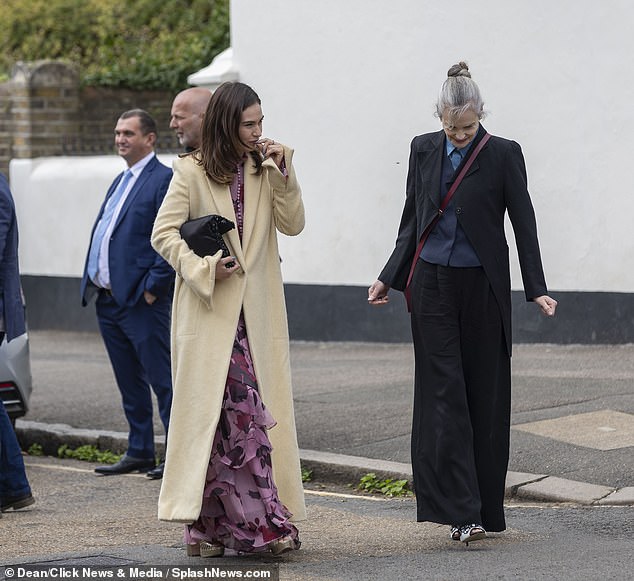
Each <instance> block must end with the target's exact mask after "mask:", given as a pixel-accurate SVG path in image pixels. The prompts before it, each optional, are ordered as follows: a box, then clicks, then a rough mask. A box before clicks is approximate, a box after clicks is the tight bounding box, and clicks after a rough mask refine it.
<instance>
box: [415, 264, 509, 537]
mask: <svg viewBox="0 0 634 581" xmlns="http://www.w3.org/2000/svg"><path fill="white" fill-rule="evenodd" d="M410 288H411V303H412V317H411V322H412V335H413V340H414V355H415V385H414V417H413V424H412V470H413V475H414V489H415V492H416V501H417V520H418V521H431V522H436V523H442V524H455V525H463V524H471V523H479V524H482V526H484V528H485V529H486V530H489V531H502V530H504V529H505V528H506V524H505V520H504V506H503V503H504V485H505V478H506V470H507V466H508V458H509V430H510V402H511V367H510V356H509V354H508V352H507V349H506V343H505V340H504V330H503V327H502V320H501V316H500V310H499V307H498V304H497V301H496V300H495V297H494V295H493V291H492V290H491V286H490V284H489V281H488V279H487V277H486V275H485V273H484V270H483V269H482V268H481V267H476V268H453V267H444V266H438V265H434V264H429V263H427V262H425V261H423V260H418V263H417V265H416V268H415V270H414V275H413V277H412V282H411V287H410Z"/></svg>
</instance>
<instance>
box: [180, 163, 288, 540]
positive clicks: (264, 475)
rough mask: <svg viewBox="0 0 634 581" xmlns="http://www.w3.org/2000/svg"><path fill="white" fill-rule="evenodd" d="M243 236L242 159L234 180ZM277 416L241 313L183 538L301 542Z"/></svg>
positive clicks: (233, 196) (233, 194) (233, 187)
mask: <svg viewBox="0 0 634 581" xmlns="http://www.w3.org/2000/svg"><path fill="white" fill-rule="evenodd" d="M230 189H231V197H232V199H233V205H234V209H235V214H236V218H237V222H238V232H239V234H240V239H242V228H243V221H244V220H243V207H244V165H243V164H240V165H239V166H238V172H237V175H236V178H235V179H234V182H233V184H232V185H231V188H230ZM275 423H276V422H275V420H274V419H273V416H272V415H271V414H270V412H269V411H268V410H267V409H266V407H265V406H264V402H263V401H262V399H261V398H260V394H259V392H258V382H257V379H256V376H255V370H254V367H253V361H252V359H251V353H250V350H249V340H248V337H247V329H246V325H245V321H244V315H243V314H242V313H240V319H239V321H238V329H237V332H236V337H235V340H234V343H233V352H232V354H231V363H230V365H229V373H228V376H227V384H226V387H225V393H224V397H223V401H222V410H221V412H220V419H219V420H218V427H217V428H216V434H215V437H214V442H213V446H212V450H211V457H210V459H209V467H208V469H207V477H206V482H205V489H204V492H203V503H202V509H201V512H200V516H199V517H198V520H197V521H196V522H194V523H193V524H192V525H187V526H186V527H185V535H184V537H185V543H187V544H196V543H198V542H200V541H208V542H216V543H221V544H222V545H224V546H225V547H226V548H228V549H233V550H235V551H239V552H257V551H266V550H267V549H268V544H269V543H271V542H272V541H275V540H278V539H281V538H282V537H291V538H292V539H294V540H295V541H296V544H297V546H298V547H299V538H298V531H297V529H296V528H295V526H293V525H292V524H291V523H290V522H289V518H290V517H291V516H292V515H291V513H290V512H289V511H288V509H287V508H286V507H285V506H284V505H283V504H282V503H281V502H280V500H279V498H278V493H277V487H276V486H275V482H273V473H272V465H271V449H272V448H271V442H270V441H269V438H268V435H267V432H266V430H267V428H272V427H273V426H274V425H275Z"/></svg>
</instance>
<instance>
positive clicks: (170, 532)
mask: <svg viewBox="0 0 634 581" xmlns="http://www.w3.org/2000/svg"><path fill="white" fill-rule="evenodd" d="M26 462H27V470H28V473H29V478H30V480H31V483H32V485H33V488H34V490H36V491H37V503H36V504H35V505H33V506H32V507H29V509H25V510H23V511H19V512H8V513H4V515H3V518H2V519H1V520H0V531H1V532H2V534H1V535H0V565H3V566H4V567H2V566H0V579H5V576H4V570H5V568H6V567H7V566H8V567H10V568H12V569H13V570H14V571H16V570H17V568H18V567H17V566H18V565H19V564H22V565H24V564H31V565H33V564H41V565H46V566H48V567H52V566H53V567H57V568H59V567H64V566H71V565H75V566H81V567H90V566H117V567H121V566H124V565H135V566H140V565H146V566H148V567H153V566H155V567H159V566H163V565H169V566H171V567H179V566H180V567H182V568H187V567H189V566H206V567H207V568H208V570H210V571H211V568H212V567H217V568H218V569H219V570H225V571H234V572H235V571H236V570H238V569H239V568H246V569H250V570H260V569H262V568H263V567H268V568H273V569H276V568H277V569H279V579H281V580H284V581H287V580H289V581H290V580H294V581H330V580H332V581H361V580H363V581H367V580H390V581H391V580H394V581H401V580H403V581H408V580H421V579H424V580H428V579H429V580H443V581H444V580H447V581H454V580H456V579H486V580H489V579H496V580H504V579H514V580H531V581H532V580H541V579H549V580H550V579H571V580H575V581H584V580H592V581H595V580H596V579H627V578H631V571H632V568H633V566H634V554H633V552H632V535H633V534H634V529H633V523H634V518H633V517H634V508H632V507H622V508H616V507H574V506H570V505H560V506H552V505H520V504H510V505H508V506H507V521H508V530H507V531H506V532H504V533H499V534H492V535H490V537H489V538H487V539H486V540H484V541H481V542H478V543H472V544H471V545H470V546H469V547H465V546H464V545H462V544H461V543H457V542H455V541H451V540H450V539H449V538H448V527H446V526H438V525H434V524H431V523H416V522H414V515H415V508H414V501H413V500H412V499H401V500H399V499H393V500H389V499H383V498H379V497H376V496H365V497H355V496H353V495H350V494H347V493H346V491H345V490H343V489H341V490H329V491H323V490H321V489H320V488H319V487H315V489H314V490H308V491H307V504H308V516H309V519H308V520H307V521H304V522H302V523H299V525H298V526H299V529H300V534H301V538H302V542H303V546H302V549H301V550H300V551H298V552H294V553H292V554H290V555H287V556H284V557H278V558H274V557H271V556H265V555H261V556H258V555H251V556H225V557H223V558H220V559H213V560H204V559H200V558H192V557H187V556H186V554H185V552H184V551H183V548H182V537H181V534H182V530H181V525H177V524H173V523H160V522H159V521H157V519H156V498H157V495H158V490H159V486H160V483H159V482H157V481H149V480H147V479H146V478H145V477H144V476H140V475H127V476H121V477H99V476H96V475H95V474H94V473H93V471H92V469H93V467H94V465H92V464H88V463H83V462H78V461H71V460H59V459H54V458H47V457H42V458H34V457H27V459H26ZM217 573H218V572H217ZM216 578H220V577H216Z"/></svg>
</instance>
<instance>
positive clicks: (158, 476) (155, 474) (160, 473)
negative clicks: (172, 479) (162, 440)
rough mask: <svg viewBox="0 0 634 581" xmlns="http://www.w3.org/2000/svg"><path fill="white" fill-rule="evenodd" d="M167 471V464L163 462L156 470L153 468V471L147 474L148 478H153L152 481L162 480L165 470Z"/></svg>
mask: <svg viewBox="0 0 634 581" xmlns="http://www.w3.org/2000/svg"><path fill="white" fill-rule="evenodd" d="M164 469H165V462H161V463H160V464H159V465H158V466H157V467H156V468H152V470H150V471H149V472H148V473H147V476H148V478H151V479H152V480H160V479H161V478H163V470H164Z"/></svg>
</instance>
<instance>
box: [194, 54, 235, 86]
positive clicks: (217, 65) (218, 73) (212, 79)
mask: <svg viewBox="0 0 634 581" xmlns="http://www.w3.org/2000/svg"><path fill="white" fill-rule="evenodd" d="M239 79H240V72H239V71H238V67H237V66H236V64H235V62H234V60H233V49H232V48H231V47H229V48H228V49H226V50H223V51H222V52H221V53H220V54H218V55H217V56H216V57H215V58H214V60H212V61H211V64H209V65H208V66H206V67H205V68H203V69H200V70H199V71H198V72H196V73H192V74H191V75H189V76H188V77H187V82H188V83H189V84H190V85H197V86H199V87H206V88H208V89H210V90H212V91H214V90H215V89H216V88H217V87H219V86H220V85H221V84H222V83H224V82H227V81H238V80H239Z"/></svg>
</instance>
